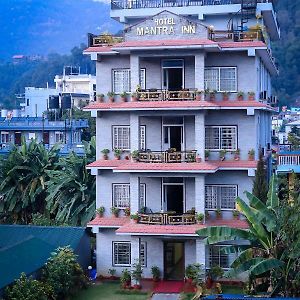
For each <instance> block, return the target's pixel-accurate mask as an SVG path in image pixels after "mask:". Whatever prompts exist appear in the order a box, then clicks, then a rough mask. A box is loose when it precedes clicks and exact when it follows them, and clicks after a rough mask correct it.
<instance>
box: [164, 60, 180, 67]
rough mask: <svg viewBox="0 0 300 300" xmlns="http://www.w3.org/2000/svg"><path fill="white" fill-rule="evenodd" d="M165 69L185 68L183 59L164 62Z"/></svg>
mask: <svg viewBox="0 0 300 300" xmlns="http://www.w3.org/2000/svg"><path fill="white" fill-rule="evenodd" d="M162 66H163V68H183V59H169V60H163V62H162Z"/></svg>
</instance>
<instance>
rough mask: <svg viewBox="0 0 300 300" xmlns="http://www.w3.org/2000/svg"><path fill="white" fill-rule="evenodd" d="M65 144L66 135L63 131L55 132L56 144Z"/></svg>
mask: <svg viewBox="0 0 300 300" xmlns="http://www.w3.org/2000/svg"><path fill="white" fill-rule="evenodd" d="M63 142H64V133H63V132H62V131H55V143H63Z"/></svg>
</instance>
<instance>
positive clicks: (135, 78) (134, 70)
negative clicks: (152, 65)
mask: <svg viewBox="0 0 300 300" xmlns="http://www.w3.org/2000/svg"><path fill="white" fill-rule="evenodd" d="M130 80H131V92H135V91H136V88H137V86H138V85H139V84H140V57H139V56H138V55H136V54H131V55H130Z"/></svg>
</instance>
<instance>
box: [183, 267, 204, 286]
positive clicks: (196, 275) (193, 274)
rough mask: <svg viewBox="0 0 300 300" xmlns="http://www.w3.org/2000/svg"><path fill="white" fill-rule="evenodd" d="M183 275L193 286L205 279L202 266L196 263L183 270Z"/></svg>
mask: <svg viewBox="0 0 300 300" xmlns="http://www.w3.org/2000/svg"><path fill="white" fill-rule="evenodd" d="M185 275H186V277H187V278H189V279H191V280H192V281H193V283H194V284H201V283H202V282H203V279H204V277H205V274H204V269H203V266H202V265H200V264H197V263H194V264H190V265H188V266H187V267H186V269H185Z"/></svg>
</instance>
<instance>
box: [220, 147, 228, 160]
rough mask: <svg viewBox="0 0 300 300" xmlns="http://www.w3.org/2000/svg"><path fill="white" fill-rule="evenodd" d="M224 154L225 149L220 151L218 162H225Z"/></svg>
mask: <svg viewBox="0 0 300 300" xmlns="http://www.w3.org/2000/svg"><path fill="white" fill-rule="evenodd" d="M226 152H227V151H226V150H225V149H222V150H221V151H220V152H219V155H220V160H221V161H223V160H225V156H226Z"/></svg>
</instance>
